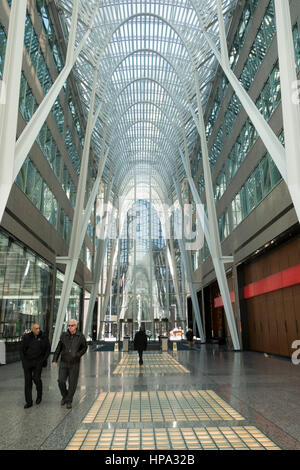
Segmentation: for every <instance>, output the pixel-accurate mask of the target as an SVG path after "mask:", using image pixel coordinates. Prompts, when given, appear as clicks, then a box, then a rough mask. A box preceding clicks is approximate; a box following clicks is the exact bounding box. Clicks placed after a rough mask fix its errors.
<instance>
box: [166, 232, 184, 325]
mask: <svg viewBox="0 0 300 470" xmlns="http://www.w3.org/2000/svg"><path fill="white" fill-rule="evenodd" d="M169 241H170V249H169V247H168V256H167V258H168V262H169V266H170V271H171V276H172V278H173V285H174V290H175V295H176V300H177V304H178V310H179V316H180V318H182V319H183V318H184V314H183V308H182V302H181V298H180V289H179V284H178V276H177V267H176V260H175V250H174V240H173V236H172V234H171V235H170V240H169ZM169 257H170V259H169ZM171 268H172V269H171Z"/></svg>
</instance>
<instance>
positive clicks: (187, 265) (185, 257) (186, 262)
mask: <svg viewBox="0 0 300 470" xmlns="http://www.w3.org/2000/svg"><path fill="white" fill-rule="evenodd" d="M173 181H174V186H175V190H176V194H177V199H178V201H179V205H180V208H181V212H182V210H183V205H182V198H181V193H180V189H179V187H178V183H177V182H176V181H175V178H173ZM183 222H184V221H183ZM181 235H182V234H178V245H179V249H180V253H181V258H182V261H183V266H184V271H185V275H186V279H187V282H188V285H189V289H190V294H191V299H192V304H193V309H194V314H195V318H196V322H197V326H198V331H199V335H200V339H201V342H205V341H206V338H205V333H204V330H203V326H202V320H201V313H200V308H199V302H198V297H197V295H196V293H195V288H194V285H193V272H192V266H191V258H190V257H191V254H190V252H189V253H188V252H187V251H186V249H185V246H184V237H181Z"/></svg>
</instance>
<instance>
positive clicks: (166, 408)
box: [83, 390, 244, 424]
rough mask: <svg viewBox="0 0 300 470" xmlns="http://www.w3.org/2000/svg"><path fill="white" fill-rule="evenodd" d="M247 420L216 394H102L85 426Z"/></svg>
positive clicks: (182, 392) (202, 391) (85, 420)
mask: <svg viewBox="0 0 300 470" xmlns="http://www.w3.org/2000/svg"><path fill="white" fill-rule="evenodd" d="M233 419H235V420H243V419H244V418H243V417H242V416H241V415H240V414H239V413H238V412H237V411H235V410H234V409H233V408H232V407H231V406H229V405H228V403H226V402H225V401H224V400H222V399H221V398H220V397H219V396H218V395H217V394H216V393H215V392H213V391H212V390H198V391H197V390H192V391H158V392H156V391H153V392H110V393H106V392H102V393H100V394H99V396H98V398H97V399H96V401H95V403H94V405H93V406H92V408H91V409H90V411H89V412H88V414H87V416H86V418H85V419H84V421H83V422H84V423H86V424H88V423H122V422H125V423H126V422H164V421H177V422H178V421H199V420H200V421H231V420H233Z"/></svg>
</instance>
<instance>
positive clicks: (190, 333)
mask: <svg viewBox="0 0 300 470" xmlns="http://www.w3.org/2000/svg"><path fill="white" fill-rule="evenodd" d="M185 335H186V339H187V340H188V343H189V348H190V349H192V347H193V340H194V333H193V331H192V330H191V329H190V328H189V329H188V330H187V332H186V334H185Z"/></svg>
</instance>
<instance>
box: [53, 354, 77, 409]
mask: <svg viewBox="0 0 300 470" xmlns="http://www.w3.org/2000/svg"><path fill="white" fill-rule="evenodd" d="M79 367H80V363H79V362H76V363H75V364H68V363H67V362H61V363H60V366H59V372H58V386H59V390H60V393H61V396H62V397H63V399H64V400H65V402H70V403H72V401H73V396H74V393H75V392H76V388H77V383H78V376H79ZM67 380H68V382H69V388H68V389H67V385H66V384H67Z"/></svg>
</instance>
